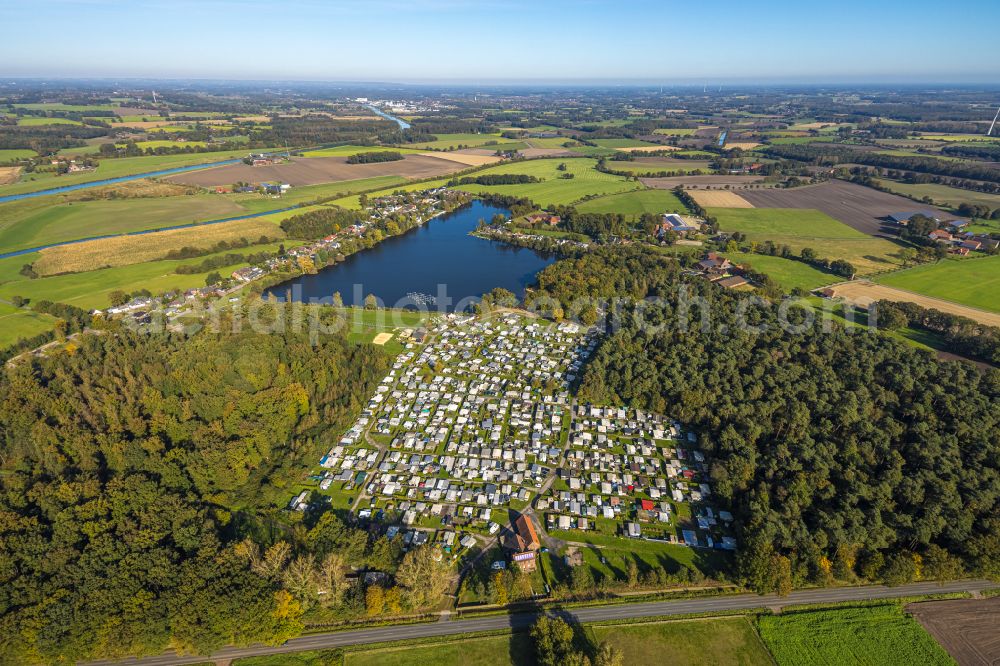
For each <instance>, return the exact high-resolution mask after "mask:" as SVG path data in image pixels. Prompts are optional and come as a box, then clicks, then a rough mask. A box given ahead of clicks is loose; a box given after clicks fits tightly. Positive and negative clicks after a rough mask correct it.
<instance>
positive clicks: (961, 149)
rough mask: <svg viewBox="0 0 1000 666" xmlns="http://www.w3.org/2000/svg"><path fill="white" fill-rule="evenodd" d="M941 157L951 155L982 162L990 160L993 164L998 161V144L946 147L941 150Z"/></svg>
mask: <svg viewBox="0 0 1000 666" xmlns="http://www.w3.org/2000/svg"><path fill="white" fill-rule="evenodd" d="M941 154H942V155H951V156H952V157H978V158H980V159H984V160H991V161H994V162H997V161H1000V144H996V143H984V144H982V145H975V144H969V143H966V144H959V145H951V144H949V145H946V146H945V147H943V148H942V149H941Z"/></svg>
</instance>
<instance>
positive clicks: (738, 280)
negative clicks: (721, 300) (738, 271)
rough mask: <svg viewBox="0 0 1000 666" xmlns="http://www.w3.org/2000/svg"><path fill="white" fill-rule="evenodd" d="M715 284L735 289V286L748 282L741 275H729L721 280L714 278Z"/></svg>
mask: <svg viewBox="0 0 1000 666" xmlns="http://www.w3.org/2000/svg"><path fill="white" fill-rule="evenodd" d="M715 284H717V285H719V286H720V287H723V288H725V289H735V288H736V287H742V286H744V285H746V284H750V283H749V281H748V280H747V279H746V278H745V277H743V276H742V275H731V276H729V277H726V278H722V279H721V280H716V281H715Z"/></svg>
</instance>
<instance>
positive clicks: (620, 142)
mask: <svg viewBox="0 0 1000 666" xmlns="http://www.w3.org/2000/svg"><path fill="white" fill-rule="evenodd" d="M591 143H592V144H594V145H595V146H599V147H601V148H612V149H614V150H629V149H632V148H648V147H650V146H652V147H655V148H662V149H664V150H670V149H671V147H670V146H660V145H657V144H655V143H652V142H650V141H640V140H638V139H592V140H591Z"/></svg>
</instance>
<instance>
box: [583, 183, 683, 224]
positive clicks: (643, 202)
mask: <svg viewBox="0 0 1000 666" xmlns="http://www.w3.org/2000/svg"><path fill="white" fill-rule="evenodd" d="M576 209H577V210H578V211H580V212H581V213H621V214H622V215H626V216H630V217H633V218H635V217H638V216H640V215H642V214H643V213H681V214H687V213H688V210H687V208H685V206H684V204H683V203H681V200H680V199H678V198H677V196H676V195H674V193H673V192H671V191H670V190H635V191H632V192H623V193H621V194H611V195H608V196H604V197H598V198H597V199H590V200H588V201H584V202H582V203H579V204H577V206H576Z"/></svg>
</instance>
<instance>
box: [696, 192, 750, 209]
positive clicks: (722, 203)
mask: <svg viewBox="0 0 1000 666" xmlns="http://www.w3.org/2000/svg"><path fill="white" fill-rule="evenodd" d="M688 196H690V197H691V198H692V199H694V200H695V203H697V204H698V205H699V206H701V207H702V208H753V204H752V203H750V202H749V201H747V200H746V199H744V198H743V197H742V196H740V195H739V194H736V193H735V192H729V191H726V190H691V191H690V192H688Z"/></svg>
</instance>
